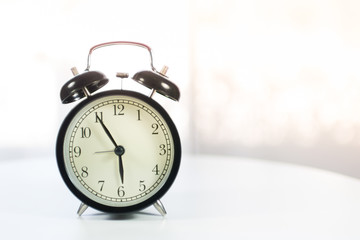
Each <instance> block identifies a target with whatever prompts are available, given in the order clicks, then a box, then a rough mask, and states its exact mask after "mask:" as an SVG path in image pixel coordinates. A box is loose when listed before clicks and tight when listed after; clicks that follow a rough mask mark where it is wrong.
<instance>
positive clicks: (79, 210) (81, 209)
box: [77, 203, 88, 217]
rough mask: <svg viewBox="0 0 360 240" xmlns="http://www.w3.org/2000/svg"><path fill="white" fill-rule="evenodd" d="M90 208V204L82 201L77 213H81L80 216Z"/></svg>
mask: <svg viewBox="0 0 360 240" xmlns="http://www.w3.org/2000/svg"><path fill="white" fill-rule="evenodd" d="M87 208H88V205H86V204H84V203H81V204H80V207H79V209H78V211H77V214H78V215H79V217H80V216H81V215H82V214H83V213H84V212H85V210H86V209H87Z"/></svg>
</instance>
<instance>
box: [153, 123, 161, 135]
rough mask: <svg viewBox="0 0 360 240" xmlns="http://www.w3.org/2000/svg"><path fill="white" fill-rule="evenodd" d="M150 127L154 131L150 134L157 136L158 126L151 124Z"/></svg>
mask: <svg viewBox="0 0 360 240" xmlns="http://www.w3.org/2000/svg"><path fill="white" fill-rule="evenodd" d="M151 127H152V129H154V131H153V132H152V134H153V135H155V134H159V132H158V129H159V125H158V124H156V123H153V124H152V125H151Z"/></svg>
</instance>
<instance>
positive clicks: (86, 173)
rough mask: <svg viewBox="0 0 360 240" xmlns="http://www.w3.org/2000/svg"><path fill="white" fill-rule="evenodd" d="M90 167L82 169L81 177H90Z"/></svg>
mask: <svg viewBox="0 0 360 240" xmlns="http://www.w3.org/2000/svg"><path fill="white" fill-rule="evenodd" d="M88 170H89V169H88V167H86V166H84V167H82V168H81V176H82V177H83V178H87V177H88V176H89V173H88Z"/></svg>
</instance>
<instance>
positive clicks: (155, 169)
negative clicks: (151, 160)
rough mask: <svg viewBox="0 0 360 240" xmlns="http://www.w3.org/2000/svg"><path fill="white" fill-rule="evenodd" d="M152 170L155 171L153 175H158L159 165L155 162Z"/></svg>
mask: <svg viewBox="0 0 360 240" xmlns="http://www.w3.org/2000/svg"><path fill="white" fill-rule="evenodd" d="M152 172H153V173H155V175H159V173H160V170H159V165H158V164H156V166H155V167H154V168H153V170H152Z"/></svg>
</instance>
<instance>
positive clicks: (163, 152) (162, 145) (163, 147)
mask: <svg viewBox="0 0 360 240" xmlns="http://www.w3.org/2000/svg"><path fill="white" fill-rule="evenodd" d="M159 148H160V153H159V154H160V156H164V155H165V154H166V149H165V144H160V146H159Z"/></svg>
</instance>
